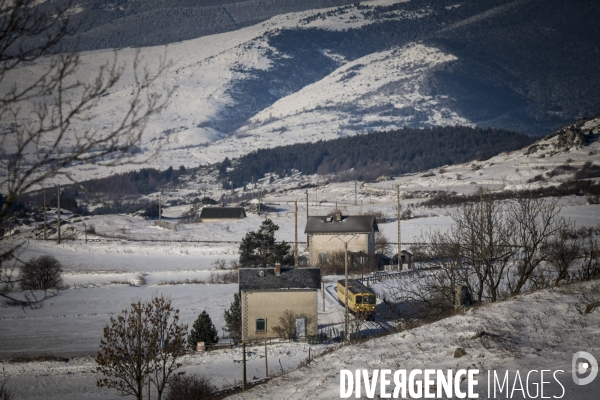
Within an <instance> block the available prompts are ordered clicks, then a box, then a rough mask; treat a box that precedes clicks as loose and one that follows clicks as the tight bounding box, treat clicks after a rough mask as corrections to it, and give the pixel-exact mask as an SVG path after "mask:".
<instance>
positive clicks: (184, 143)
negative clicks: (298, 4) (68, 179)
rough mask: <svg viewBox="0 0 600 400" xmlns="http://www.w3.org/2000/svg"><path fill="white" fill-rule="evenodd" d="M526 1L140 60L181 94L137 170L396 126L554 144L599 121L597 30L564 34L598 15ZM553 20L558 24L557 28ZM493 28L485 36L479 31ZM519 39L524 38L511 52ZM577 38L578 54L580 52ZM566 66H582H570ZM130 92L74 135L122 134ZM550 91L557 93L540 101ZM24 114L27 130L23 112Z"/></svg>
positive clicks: (306, 27)
mask: <svg viewBox="0 0 600 400" xmlns="http://www.w3.org/2000/svg"><path fill="white" fill-rule="evenodd" d="M530 3H531V2H526V1H517V2H508V1H507V0H506V1H505V0H493V1H487V2H484V1H480V0H469V1H467V2H466V3H464V4H449V3H448V2H442V1H438V0H411V1H405V0H377V1H368V2H362V3H360V5H348V6H342V7H337V8H328V9H316V10H310V11H301V12H295V13H289V14H283V15H278V16H275V17H273V18H271V19H269V20H267V21H265V22H262V23H259V24H256V25H252V26H248V27H245V28H242V29H238V30H235V31H230V32H225V33H220V34H215V35H210V36H204V37H200V38H198V39H192V40H187V41H183V42H177V43H172V44H170V45H169V46H167V47H164V46H157V47H146V48H142V49H140V50H139V51H140V55H141V57H142V59H143V62H145V63H147V64H148V65H149V66H150V67H151V69H152V67H155V66H156V65H157V60H158V59H159V58H160V57H161V56H166V57H167V59H169V60H171V61H172V66H171V68H170V69H169V70H168V71H167V72H165V73H164V74H163V75H162V76H161V77H160V78H159V80H158V82H157V85H156V89H157V90H158V91H163V90H166V89H167V88H173V87H176V88H177V90H176V92H175V94H174V96H173V98H172V99H171V102H170V104H169V106H168V107H167V109H166V110H165V111H164V112H163V113H162V114H160V115H159V116H157V117H156V118H154V119H152V120H151V121H150V123H149V125H148V127H147V129H146V135H145V136H144V139H143V141H142V143H141V144H140V146H139V147H140V149H139V150H137V149H136V152H135V153H136V154H133V155H132V157H131V160H132V161H140V160H143V159H146V158H147V156H148V155H150V154H152V153H153V152H154V151H158V154H157V157H156V158H154V159H152V160H151V161H150V162H149V163H147V164H146V165H150V166H155V167H159V168H162V169H164V168H167V167H169V166H173V167H174V168H177V167H178V166H179V165H184V166H186V167H190V166H197V165H206V164H209V163H214V162H218V161H221V160H223V159H224V158H225V157H229V158H232V157H237V156H240V155H242V154H246V153H248V152H250V151H252V150H255V149H257V148H260V147H274V146H278V145H282V144H290V143H297V142H308V141H315V140H320V139H327V138H334V137H339V136H349V135H355V134H362V133H367V132H370V131H372V130H383V129H390V128H397V127H402V126H414V127H423V126H431V125H454V124H466V125H478V126H493V127H504V128H509V129H516V130H521V131H524V132H535V133H546V132H549V131H550V130H551V129H552V128H554V127H557V126H558V125H560V124H561V123H565V122H567V121H572V120H573V119H574V116H576V115H589V114H590V113H594V112H597V110H598V107H599V106H600V102H599V101H598V99H597V98H596V97H595V96H596V95H597V92H596V91H593V90H591V89H590V88H592V87H594V84H593V82H594V79H596V75H595V74H591V75H590V74H589V73H588V72H586V71H588V70H594V68H593V66H594V65H596V63H598V62H600V61H599V60H597V59H596V58H595V56H594V54H595V53H594V52H593V51H587V50H586V49H588V48H589V46H592V44H593V43H596V42H595V40H594V38H595V31H594V30H593V29H591V30H589V29H588V30H586V34H585V35H583V34H582V35H579V34H576V33H573V31H572V30H571V29H570V27H571V26H572V24H571V22H572V21H577V24H578V25H580V26H582V27H584V26H587V25H586V24H588V22H589V21H588V20H593V16H594V15H595V13H597V12H598V11H599V10H597V4H596V5H593V4H595V3H593V4H592V3H590V4H587V3H586V5H585V6H584V7H572V8H567V9H561V8H560V7H562V6H560V5H559V4H554V2H548V3H546V2H545V3H543V4H542V3H536V4H535V5H534V4H530ZM559 6H560V7H559ZM536 7H537V8H536ZM532 13H535V14H536V15H538V16H539V18H538V19H537V20H536V22H535V24H537V25H535V26H534V27H533V28H532V27H531V23H530V22H531V20H530V19H527V17H526V16H527V15H531V14H532ZM559 13H560V19H559V20H560V22H556V23H555V22H553V21H555V20H556V18H557V17H558V15H559ZM506 21H511V22H512V23H514V24H515V26H513V28H511V29H512V30H511V31H510V32H508V31H506V30H503V29H505V28H503V26H505V22H506ZM486 24H488V25H489V26H490V27H491V28H490V29H484V28H485V26H486ZM549 24H554V25H552V26H554V27H555V28H553V29H555V33H554V34H553V35H554V36H552V39H551V40H548V38H547V37H545V36H543V35H542V36H543V37H541V36H539V32H544V31H545V28H544V27H545V26H546V25H549ZM594 26H595V25H594ZM538 28H539V29H538ZM567 28H568V29H567ZM531 29H534V31H531ZM582 29H583V28H582ZM567 32H568V34H567ZM512 35H521V36H527V37H529V38H530V40H529V41H528V42H527V43H524V42H522V41H514V40H511V39H510V38H511V37H512ZM570 35H571V36H570ZM572 35H575V39H574V37H572ZM577 35H579V36H577ZM521 36H519V37H521ZM572 40H577V41H578V42H579V43H580V45H579V46H572V45H571V44H572ZM530 42H531V43H530ZM515 43H520V44H515ZM528 43H530V44H531V46H533V49H534V50H532V49H530V48H529V47H527V46H529V45H530V44H528ZM515 46H517V47H515ZM519 46H520V47H519ZM492 48H495V49H496V51H495V52H490V51H489V49H492ZM136 52H137V50H135V49H130V48H126V49H123V50H121V51H119V52H118V60H119V62H122V63H124V64H128V65H129V66H131V64H132V60H133V58H134V55H135V54H136ZM482 52H484V53H485V52H487V53H486V55H485V57H482V56H481V54H483V53H482ZM569 52H571V53H572V54H571V53H569ZM567 53H568V54H571V56H566V55H565V54H567ZM579 53H581V54H579ZM525 54H526V56H525ZM557 54H561V57H560V60H562V61H560V62H559V57H557ZM112 57H113V52H112V51H109V50H97V51H90V52H85V53H83V54H82V55H81V61H82V65H81V68H80V69H79V71H78V74H77V76H75V77H74V78H73V79H80V80H81V81H83V82H86V81H89V80H90V79H92V77H93V76H94V75H95V72H96V71H97V68H98V66H99V65H102V64H104V63H106V62H107V61H108V60H111V59H112ZM531 57H534V59H531ZM535 57H538V58H539V60H543V61H541V62H537V61H535ZM539 60H538V61H539ZM569 60H579V62H578V63H577V64H576V65H573V66H571V64H569V65H568V66H566V67H565V63H571V61H569ZM46 62H47V61H43V62H39V63H31V64H27V65H26V66H24V67H22V68H20V69H18V70H16V71H12V72H11V76H10V79H5V80H4V81H3V87H2V88H0V89H1V90H8V88H9V87H10V85H11V84H13V83H14V84H17V85H19V84H21V83H23V82H26V81H27V80H28V79H30V77H31V76H36V75H39V74H41V73H42V72H43V70H44V68H45V65H46V64H45V63H46ZM540 65H541V66H540ZM581 65H588V66H589V68H588V69H586V70H585V71H578V72H577V73H574V74H572V76H579V77H581V79H582V80H581V81H579V80H577V81H572V80H569V79H566V78H563V75H564V74H562V72H561V71H563V69H564V68H579V67H580V66H581ZM540 68H542V69H541V70H540ZM569 76H571V75H569ZM550 82H551V83H552V85H550V84H549V83H550ZM584 82H585V83H584ZM132 84H133V77H132V75H131V72H130V70H126V72H125V75H124V76H123V79H122V80H121V81H120V82H119V83H118V84H117V85H116V87H115V88H114V90H112V91H111V92H110V93H107V94H106V95H105V96H103V97H102V98H100V99H98V106H97V108H96V109H94V113H93V114H92V115H90V117H92V119H91V120H90V121H81V122H80V125H78V128H83V127H86V126H88V127H91V128H93V129H96V130H99V131H101V130H105V129H107V128H109V127H111V126H114V125H115V124H117V121H118V120H119V116H120V115H123V112H124V111H125V106H126V104H127V100H128V99H129V96H130V94H131V85H132ZM548 87H554V90H555V92H554V93H551V94H550V93H546V88H548ZM574 93H578V94H577V96H575V94H574ZM573 96H575V97H573ZM561 109H562V110H563V111H560V110H561ZM24 110H25V109H24ZM23 116H24V119H25V120H28V117H27V116H26V112H25V111H24V114H23ZM70 143H72V142H70V141H69V140H67V141H65V143H64V148H68V147H69V145H70ZM3 150H5V151H6V152H8V153H10V152H11V149H10V148H8V147H7V148H6V149H3ZM72 168H73V169H74V170H76V173H75V177H76V178H77V179H85V178H92V177H98V176H106V175H108V174H111V173H114V172H118V171H124V170H126V169H129V168H131V167H120V168H115V169H106V170H103V169H98V168H95V167H94V166H81V165H80V166H74V167H72Z"/></svg>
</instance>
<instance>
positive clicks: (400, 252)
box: [396, 185, 402, 271]
mask: <svg viewBox="0 0 600 400" xmlns="http://www.w3.org/2000/svg"><path fill="white" fill-rule="evenodd" d="M396 189H397V190H398V271H400V269H401V268H402V264H401V261H400V260H401V259H402V236H401V232H400V218H401V216H402V214H401V211H400V210H401V205H400V185H397V186H396Z"/></svg>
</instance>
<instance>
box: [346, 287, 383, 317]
mask: <svg viewBox="0 0 600 400" xmlns="http://www.w3.org/2000/svg"><path fill="white" fill-rule="evenodd" d="M346 293H348V309H349V310H350V311H351V312H352V313H354V314H362V315H364V316H365V318H366V319H368V320H373V319H375V306H376V303H377V298H376V296H375V292H373V291H372V290H371V289H369V288H368V287H366V286H365V285H364V284H363V283H362V282H360V281H357V280H354V279H348V291H346V285H345V280H344V279H340V280H339V281H338V284H337V296H338V299H339V300H340V303H342V304H344V305H345V304H346Z"/></svg>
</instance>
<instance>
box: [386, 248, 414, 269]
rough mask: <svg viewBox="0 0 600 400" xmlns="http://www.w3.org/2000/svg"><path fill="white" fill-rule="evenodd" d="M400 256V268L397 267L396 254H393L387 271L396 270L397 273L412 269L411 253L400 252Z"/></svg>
mask: <svg viewBox="0 0 600 400" xmlns="http://www.w3.org/2000/svg"><path fill="white" fill-rule="evenodd" d="M400 254H401V256H400V266H398V254H394V256H393V257H392V262H391V264H390V265H389V269H390V270H392V269H396V270H398V271H408V270H409V269H412V268H413V264H412V258H413V255H412V253H411V252H410V251H408V250H402V251H401V252H400Z"/></svg>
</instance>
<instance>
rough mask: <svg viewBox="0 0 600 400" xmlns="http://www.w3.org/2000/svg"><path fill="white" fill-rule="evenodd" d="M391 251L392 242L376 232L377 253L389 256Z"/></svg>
mask: <svg viewBox="0 0 600 400" xmlns="http://www.w3.org/2000/svg"><path fill="white" fill-rule="evenodd" d="M389 251H390V240H389V239H388V238H387V236H385V235H384V234H383V233H381V232H375V253H377V254H387V253H388V252H389Z"/></svg>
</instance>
